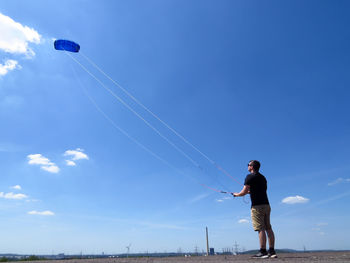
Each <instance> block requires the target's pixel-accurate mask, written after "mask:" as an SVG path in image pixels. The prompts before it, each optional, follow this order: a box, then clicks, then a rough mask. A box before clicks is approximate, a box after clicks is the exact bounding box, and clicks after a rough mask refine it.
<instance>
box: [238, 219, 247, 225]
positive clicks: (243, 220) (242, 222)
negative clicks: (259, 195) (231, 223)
mask: <svg viewBox="0 0 350 263" xmlns="http://www.w3.org/2000/svg"><path fill="white" fill-rule="evenodd" d="M238 223H239V224H247V223H249V220H248V219H245V218H243V219H240V220H238Z"/></svg>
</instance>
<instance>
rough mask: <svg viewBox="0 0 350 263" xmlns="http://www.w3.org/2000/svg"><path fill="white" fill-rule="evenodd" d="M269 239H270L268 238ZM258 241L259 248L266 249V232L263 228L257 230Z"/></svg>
mask: <svg viewBox="0 0 350 263" xmlns="http://www.w3.org/2000/svg"><path fill="white" fill-rule="evenodd" d="M269 241H270V239H269ZM259 242H260V249H264V250H266V233H265V230H260V231H259ZM269 244H270V243H269Z"/></svg>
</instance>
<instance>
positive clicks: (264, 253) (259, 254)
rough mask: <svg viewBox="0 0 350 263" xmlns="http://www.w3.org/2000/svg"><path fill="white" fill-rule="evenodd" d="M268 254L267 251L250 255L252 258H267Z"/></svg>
mask: <svg viewBox="0 0 350 263" xmlns="http://www.w3.org/2000/svg"><path fill="white" fill-rule="evenodd" d="M268 257H269V255H268V254H267V252H266V251H265V252H261V251H260V252H259V253H258V254H256V255H254V256H252V258H268Z"/></svg>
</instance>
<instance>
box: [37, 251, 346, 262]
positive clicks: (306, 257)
mask: <svg viewBox="0 0 350 263" xmlns="http://www.w3.org/2000/svg"><path fill="white" fill-rule="evenodd" d="M261 261H267V262H285V263H294V262H303V263H305V262H324V263H326V262H329V263H331V262H337V263H341V262H350V251H347V252H317V253H282V254H278V258H275V259H270V258H268V259H253V258H251V255H238V256H225V255H220V256H209V257H204V256H198V257H187V258H185V257H168V258H104V259H71V260H57V261H40V263H53V262H55V263H214V262H215V263H226V262H227V263H228V262H234V263H254V262H261Z"/></svg>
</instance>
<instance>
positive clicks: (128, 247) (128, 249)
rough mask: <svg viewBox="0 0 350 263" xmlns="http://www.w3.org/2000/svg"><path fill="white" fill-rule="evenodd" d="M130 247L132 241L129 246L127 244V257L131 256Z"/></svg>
mask: <svg viewBox="0 0 350 263" xmlns="http://www.w3.org/2000/svg"><path fill="white" fill-rule="evenodd" d="M130 247H131V243H130V244H129V246H126V249H127V252H126V257H127V258H128V257H129V252H130Z"/></svg>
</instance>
